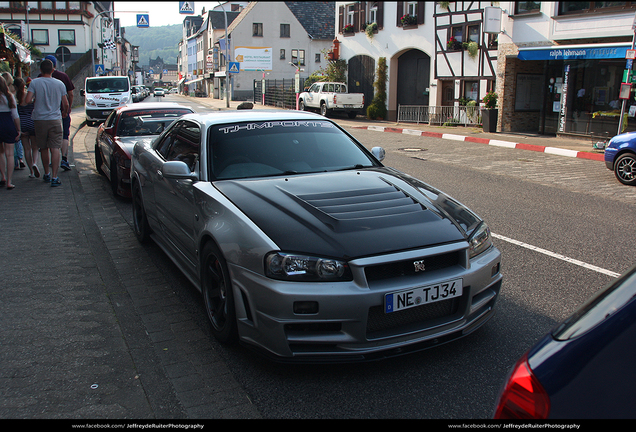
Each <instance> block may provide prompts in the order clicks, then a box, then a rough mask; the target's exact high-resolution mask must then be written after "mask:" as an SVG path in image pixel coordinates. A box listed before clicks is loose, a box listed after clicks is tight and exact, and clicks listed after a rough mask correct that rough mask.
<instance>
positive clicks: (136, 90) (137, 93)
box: [130, 86, 146, 102]
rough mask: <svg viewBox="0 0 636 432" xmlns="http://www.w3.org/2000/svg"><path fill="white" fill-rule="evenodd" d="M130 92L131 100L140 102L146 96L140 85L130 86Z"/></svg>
mask: <svg viewBox="0 0 636 432" xmlns="http://www.w3.org/2000/svg"><path fill="white" fill-rule="evenodd" d="M130 93H131V94H132V100H133V102H141V101H142V100H144V99H145V97H146V96H145V94H144V91H143V90H142V88H141V87H140V86H132V87H131V88H130Z"/></svg>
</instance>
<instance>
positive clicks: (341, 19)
mask: <svg viewBox="0 0 636 432" xmlns="http://www.w3.org/2000/svg"><path fill="white" fill-rule="evenodd" d="M343 27H344V6H340V8H339V9H338V32H339V33H342V29H343Z"/></svg>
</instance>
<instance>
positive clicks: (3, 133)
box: [0, 112, 18, 144]
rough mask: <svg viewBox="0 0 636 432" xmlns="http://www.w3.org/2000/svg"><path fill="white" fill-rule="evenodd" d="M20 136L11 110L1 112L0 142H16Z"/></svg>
mask: <svg viewBox="0 0 636 432" xmlns="http://www.w3.org/2000/svg"><path fill="white" fill-rule="evenodd" d="M17 136H18V130H17V129H16V128H15V123H13V118H12V117H11V113H9V112H1V113H0V143H6V144H14V143H15V141H16V140H15V138H16V137H17Z"/></svg>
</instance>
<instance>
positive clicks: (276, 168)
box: [208, 120, 380, 180]
mask: <svg viewBox="0 0 636 432" xmlns="http://www.w3.org/2000/svg"><path fill="white" fill-rule="evenodd" d="M208 142H209V143H210V145H211V149H210V152H209V153H210V158H211V161H210V166H211V169H212V176H213V177H214V178H216V179H219V180H224V179H234V178H250V177H262V176H275V175H288V174H301V173H311V172H325V171H337V170H343V169H359V168H365V167H374V166H380V165H379V163H378V162H376V161H375V160H374V159H373V157H372V156H370V155H369V154H368V153H367V152H366V151H365V150H364V149H363V147H362V146H360V145H359V144H357V143H356V142H355V141H353V140H352V139H351V138H349V136H347V135H346V134H345V133H344V132H342V131H341V130H340V129H338V127H336V126H335V125H333V124H332V123H330V122H328V121H324V120H311V121H307V120H302V121H296V120H294V121H259V122H245V123H236V124H232V125H218V126H214V127H212V128H210V132H209V138H208Z"/></svg>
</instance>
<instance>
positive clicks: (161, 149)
mask: <svg viewBox="0 0 636 432" xmlns="http://www.w3.org/2000/svg"><path fill="white" fill-rule="evenodd" d="M181 124H182V122H178V123H177V124H176V125H175V126H174V127H173V128H172V129H171V130H170V131H169V132H168V133H167V134H165V135H164V136H163V137H162V138H161V139H160V140H157V142H155V143H154V145H153V146H154V148H155V150H156V151H157V153H159V154H160V155H161V156H163V159H164V160H168V159H167V158H166V156H167V155H168V152H169V151H170V148H171V147H172V143H173V142H174V139H175V137H176V136H177V131H178V130H179V128H180V126H181Z"/></svg>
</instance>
